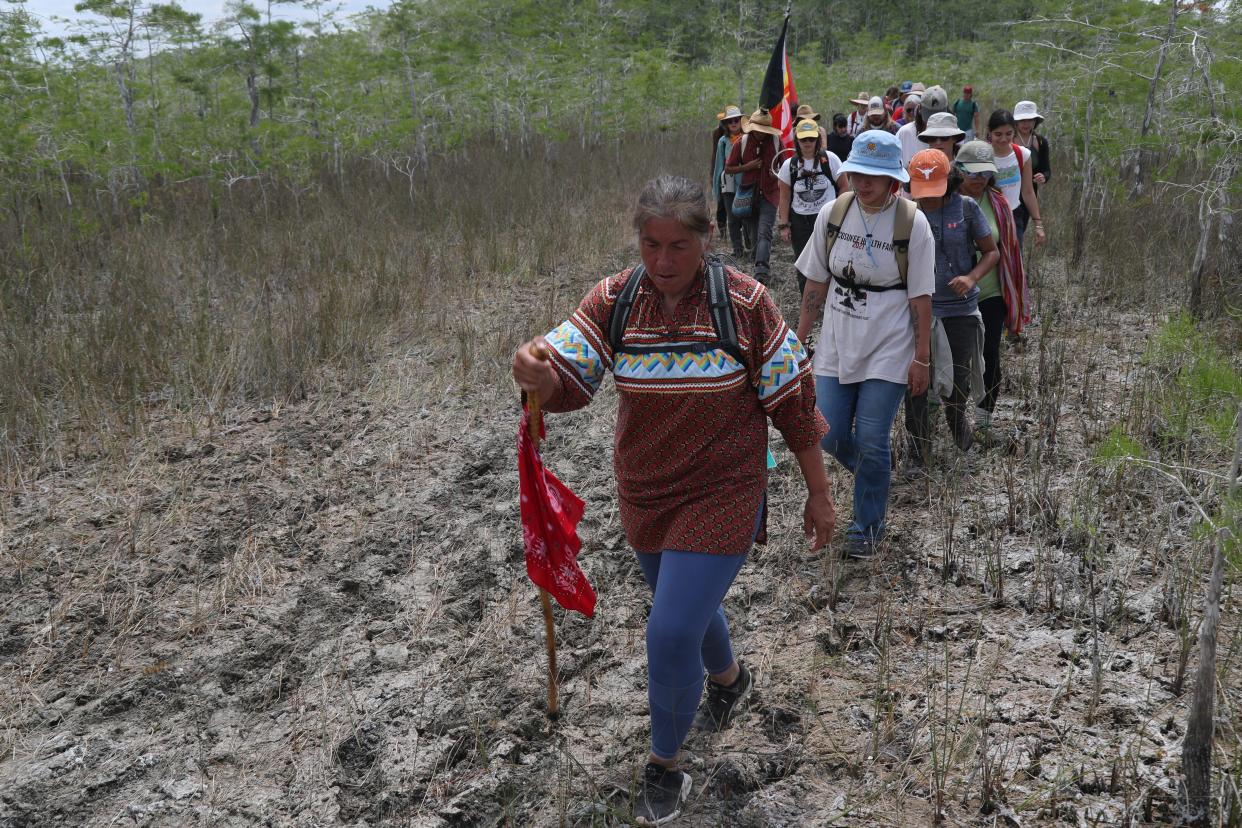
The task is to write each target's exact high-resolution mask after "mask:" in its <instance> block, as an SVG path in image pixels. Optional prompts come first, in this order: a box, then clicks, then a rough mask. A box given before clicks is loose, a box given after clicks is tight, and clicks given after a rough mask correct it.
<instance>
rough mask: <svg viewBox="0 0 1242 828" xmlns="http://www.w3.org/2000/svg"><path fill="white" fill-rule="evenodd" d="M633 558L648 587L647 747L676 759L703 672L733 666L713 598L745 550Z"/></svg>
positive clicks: (720, 610)
mask: <svg viewBox="0 0 1242 828" xmlns="http://www.w3.org/2000/svg"><path fill="white" fill-rule="evenodd" d="M760 515H762V506H761V507H760ZM758 531H759V517H758V516H757V517H756V518H755V533H756V534H758ZM635 556H636V557H637V558H638V565H639V566H640V567H642V570H643V578H645V579H646V581H647V584H648V586H650V587H651V592H652V599H651V615H649V616H648V617H647V703H648V706H649V707H650V709H651V752H652V753H654V754H655V755H656V756H659V757H660V758H661V759H675V758H676V757H677V752H678V751H679V750H681V743H682V742H684V741H685V739H686V734H687V733H689V732H690V727H691V725H693V724H694V714H695V711H697V710H698V709H699V700H700V699H701V698H702V696H703V673H704V671H706V672H707V673H708V674H710V675H714V674H716V673H723V672H724V671H725V670H727V669H729V666H730V665H731V664H733V645H732V644H731V643H730V641H729V622H728V621H726V620H725V614H724V608H723V607H722V606H721V605H720V602H721V601H723V600H724V597H725V593H727V592H728V591H729V587H730V586H731V585H732V584H733V579H734V578H736V577H737V573H738V572H739V571H740V570H741V569H742V564H744V563H745V562H746V555H711V554H708V553H706V552H677V551H674V550H667V549H666V550H665V551H663V552H660V553H646V552H637V553H635Z"/></svg>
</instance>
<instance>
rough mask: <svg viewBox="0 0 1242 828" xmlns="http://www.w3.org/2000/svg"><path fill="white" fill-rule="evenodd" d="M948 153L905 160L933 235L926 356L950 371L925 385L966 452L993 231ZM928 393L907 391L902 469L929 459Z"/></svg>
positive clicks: (938, 371)
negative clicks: (962, 189) (966, 193)
mask: <svg viewBox="0 0 1242 828" xmlns="http://www.w3.org/2000/svg"><path fill="white" fill-rule="evenodd" d="M941 114H944V115H947V116H948V117H949V119H950V120H951V121H952V122H953V128H954V129H957V116H955V115H953V114H952V113H948V112H945V113H941ZM950 158H951V156H950V155H949V154H948V153H946V152H944V151H942V150H939V149H925V150H920V151H919V152H916V153H915V154H914V158H912V159H911V160H910V166H909V173H910V197H911V198H913V199H914V200H915V201H917V202H918V203H919V209H920V210H921V211H922V212H923V215H925V216H926V217H927V223H928V224H930V225H931V231H932V236H933V237H934V238H935V239H936V292H935V293H933V294H932V316H933V323H932V337H933V347H932V352H933V358H932V361H933V363H935V368H934V372H935V376H936V377H937V378H940V377H945V379H946V380H948V377H949V376H950V375H951V384H950V382H948V381H946V382H943V384H942V383H937V382H934V383H933V385H934V386H937V387H936V388H934V389H929V393H930V391H931V390H935V391H936V392H937V393H938V394H939V396H941V397H942V398H943V399H944V400H945V406H944V413H945V418H946V419H947V420H948V423H949V430H950V431H951V432H952V433H953V440H954V442H956V443H957V447H958V448H959V449H961V450H962V451H967V450H969V449H970V446H971V444H972V443H973V442H974V436H973V434H972V432H971V426H970V419H969V417H968V416H967V411H966V402H967V399H968V398H969V396H970V386H971V382H970V378H971V370H972V368H973V367H974V365H975V359H976V351H977V350H978V340H979V337H980V334H981V333H982V322H981V320H980V317H979V306H978V296H979V287H978V284H979V280H980V279H982V278H983V277H984V276H985V275H987V274H988V273H989V272H991V271H992V269H993V268H995V267H996V263H997V261H998V260H999V259H1000V254H998V253H997V252H996V243H995V242H993V241H992V231H991V229H990V227H989V225H988V222H987V219H986V218H984V215H983V211H982V210H980V209H979V205H978V204H977V203H975V201H974V199H971V198H963V197H962V195H961V194H960V193H958V192H957V189H958V186H959V185H960V183H961V180H962V179H961V176H960V175H954V174H952V173H953V167H952V162H951V160H950ZM936 342H940V343H942V344H941V346H940V347H936V345H935V343H936ZM944 345H947V346H948V348H947V349H946V348H944V347H943V346H944ZM950 366H951V370H950ZM946 386H947V387H946ZM946 392H947V393H946ZM927 396H928V395H927V394H926V393H924V394H915V393H913V392H912V391H911V392H909V393H907V394H906V433H907V434H908V435H909V438H910V442H909V446H908V450H907V453H906V468H907V469H921V468H922V467H923V466H924V464H925V463H926V462H927V460H928V459H929V454H930V448H931V422H930V418H929V416H928V410H927Z"/></svg>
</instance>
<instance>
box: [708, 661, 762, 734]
mask: <svg viewBox="0 0 1242 828" xmlns="http://www.w3.org/2000/svg"><path fill="white" fill-rule="evenodd" d="M737 666H738V674H737V678H736V679H735V680H734V682H733V683H732V684H730V685H729V686H728V687H725V686H724V685H723V684H717V683H716V682H714V681H712V680H711V679H708V680H707V698H706V699H704V700H703V705H702V706H701V707H700V708H699V714H698V716H696V717H695V720H694V726H695V727H696V728H698V729H699V730H712V731H719V730H724V729H725V728H727V727H728V726H729V725H730V724H732V723H733V717H734V716H736V715H737V714H738V712H739V711H740V710H741V709H742V706H743V702H745V701H746V698H747V697H748V696H749V695H750V688H751V684H752V683H753V682H752V681H751V676H750V670H748V669H746V665H745V664H742V663H740V662H739V663H738V665H737Z"/></svg>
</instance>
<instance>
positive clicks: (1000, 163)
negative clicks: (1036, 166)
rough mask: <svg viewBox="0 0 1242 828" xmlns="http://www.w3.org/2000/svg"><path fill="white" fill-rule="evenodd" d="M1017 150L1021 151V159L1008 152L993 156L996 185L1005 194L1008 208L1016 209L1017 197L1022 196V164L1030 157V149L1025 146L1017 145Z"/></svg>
mask: <svg viewBox="0 0 1242 828" xmlns="http://www.w3.org/2000/svg"><path fill="white" fill-rule="evenodd" d="M1018 151H1019V152H1021V153H1022V159H1021V160H1019V159H1018V156H1017V155H1016V154H1014V153H1012V152H1011V153H1009V155H1007V156H1006V157H1004V158H1001V157H1000V156H995V157H994V160H995V161H996V186H998V187H1000V188H1001V192H1003V193H1004V194H1005V201H1008V202H1009V209H1010V210H1016V209H1018V203H1019V199H1021V198H1022V166H1023V165H1024V164H1026V159H1028V158H1030V157H1031V151H1030V150H1029V149H1027V148H1026V147H1021V146H1020V147H1018Z"/></svg>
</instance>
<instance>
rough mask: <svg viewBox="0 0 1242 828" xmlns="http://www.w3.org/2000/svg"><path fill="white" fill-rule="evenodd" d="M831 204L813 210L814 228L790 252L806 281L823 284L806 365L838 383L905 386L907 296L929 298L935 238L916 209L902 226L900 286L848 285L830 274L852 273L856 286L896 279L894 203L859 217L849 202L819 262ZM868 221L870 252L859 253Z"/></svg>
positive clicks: (910, 341)
mask: <svg viewBox="0 0 1242 828" xmlns="http://www.w3.org/2000/svg"><path fill="white" fill-rule="evenodd" d="M831 211H832V202H831V201H830V202H828V203H827V204H825V205H824V207H823V209H822V210H820V213H819V218H817V219H816V220H815V232H814V233H813V234H812V235H811V239H810V241H808V242H807V244H806V247H804V248H803V249H802V255H801V256H799V257H798V261H797V265H796V266H797V268H798V272H799V273H801V274H803V275H804V276H806V278H807V279H810V280H811V281H813V282H828V283H829V284H828V301H827V302H826V303H825V306H824V320H823V325H822V327H821V330H820V333H819V344H818V345H817V346H816V347H815V362H814V364H813V366H812V370H813V371H814V372H815V373H816V374H818V375H820V376H826V377H836V378H837V379H838V380H839V381H840V382H843V383H852V382H862V381H863V380H868V379H882V380H887V381H889V382H896V383H901V384H903V385H904V384H905V382H906V378H907V376H908V373H909V370H910V362H911V360H913V359H914V321H913V317H911V315H910V305H909V300H910V299H911V298H913V297H917V296H930V295H931V294H932V293H934V292H935V290H936V242H935V240H934V239H933V238H932V232H931V227H930V225H928V223H927V218H926V217H925V216H924V215H923V214H922V212H917V213H915V214H914V227H913V228H912V229H911V232H910V259H909V268H908V270H907V273H906V276H907V278H906V290H900V289H898V290H885V291H870V290H860V291H857V292H855V291H852V290H850V289H848V288H846V287H844V286H842V285H841V284H840V283H839V282H837V281H835V280H830V268H831V273H835V274H837V275H839V276H852V277H853V279H854V281H856V282H858V283H859V284H870V285H877V286H881V287H883V286H885V285H899V284H901V274H900V273H899V272H898V270H897V257H896V255H895V254H894V253H893V246H892V239H893V221H894V218H895V216H896V212H897V211H896V206H895V205H894V206H890V207H889V208H888V209H887V210H885V211H884V212H882V213H880V214H879V215H877V216H873V217H871V218H869V219H867V221H866V223H864V222H863V214H862V210H861V209H860V208H859V206H858V202H857V201H855V202H854V203H853V204H852V205H850V209H849V211H848V212H847V213H846V214H845V220H844V221H843V222H842V223H841V232H840V234H838V236H837V241H836V244H834V245H833V246H832V261H831V262H826V261H824V252H825V251H824V227H825V225H827V223H828V214H829V213H830V212H831ZM868 225H870V231H869V232H870V234H871V255H870V256H868V254H867V234H868Z"/></svg>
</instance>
